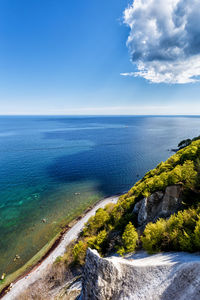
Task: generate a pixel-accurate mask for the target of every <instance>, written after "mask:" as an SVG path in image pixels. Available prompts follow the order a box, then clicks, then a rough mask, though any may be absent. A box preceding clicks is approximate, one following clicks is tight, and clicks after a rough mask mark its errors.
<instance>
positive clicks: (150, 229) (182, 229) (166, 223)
mask: <svg viewBox="0 0 200 300" xmlns="http://www.w3.org/2000/svg"><path fill="white" fill-rule="evenodd" d="M198 216H199V212H198V209H196V210H195V209H188V210H184V211H180V212H178V214H175V215H172V216H171V217H170V218H169V219H168V220H164V219H159V220H158V221H157V222H156V223H155V224H153V223H149V224H147V226H146V228H145V230H144V233H143V236H142V238H141V240H142V245H143V248H144V249H145V250H146V251H147V252H149V253H155V252H160V251H169V250H171V251H188V252H194V251H197V250H199V246H200V233H199V229H200V222H199V217H198Z"/></svg>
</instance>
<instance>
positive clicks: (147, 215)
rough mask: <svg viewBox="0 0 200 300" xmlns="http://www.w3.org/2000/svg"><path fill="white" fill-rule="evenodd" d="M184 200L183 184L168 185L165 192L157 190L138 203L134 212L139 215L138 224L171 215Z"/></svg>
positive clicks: (142, 224)
mask: <svg viewBox="0 0 200 300" xmlns="http://www.w3.org/2000/svg"><path fill="white" fill-rule="evenodd" d="M181 201H182V186H181V185H172V186H168V187H167V188H166V190H165V192H164V193H163V192H161V191H158V192H155V193H153V194H152V195H150V196H149V197H148V198H144V199H142V200H140V201H139V202H138V203H136V205H135V207H134V210H133V212H134V213H136V214H137V215H138V216H137V218H138V225H139V226H144V225H146V224H147V223H148V222H155V221H156V220H157V219H158V218H161V217H164V218H166V217H169V216H170V215H171V214H173V213H174V212H176V211H177V210H178V209H179V208H180V205H181Z"/></svg>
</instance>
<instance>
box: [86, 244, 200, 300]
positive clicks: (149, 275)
mask: <svg viewBox="0 0 200 300" xmlns="http://www.w3.org/2000/svg"><path fill="white" fill-rule="evenodd" d="M89 299H90V300H111V299H112V300H115V299H116V300H146V299H148V300H172V299H176V300H186V299H187V300H188V299H190V300H199V299H200V255H196V254H188V253H184V252H179V253H160V254H156V255H147V254H146V253H145V252H141V253H139V254H134V255H132V256H129V257H126V258H120V257H115V256H113V257H109V258H101V257H100V256H99V254H98V252H97V251H96V250H91V249H88V251H87V257H86V263H85V269H84V277H83V289H82V296H81V300H89Z"/></svg>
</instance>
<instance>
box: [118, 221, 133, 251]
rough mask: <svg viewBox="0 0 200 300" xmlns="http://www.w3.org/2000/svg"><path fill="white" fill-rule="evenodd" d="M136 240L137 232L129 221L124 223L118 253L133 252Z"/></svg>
mask: <svg viewBox="0 0 200 300" xmlns="http://www.w3.org/2000/svg"><path fill="white" fill-rule="evenodd" d="M137 240H138V233H137V231H136V229H135V227H134V226H133V224H132V223H131V222H129V223H128V224H127V225H126V228H125V230H124V233H123V235H122V242H123V247H121V248H120V249H119V250H118V253H119V254H120V255H123V254H124V253H130V252H134V251H135V248H136V245H137Z"/></svg>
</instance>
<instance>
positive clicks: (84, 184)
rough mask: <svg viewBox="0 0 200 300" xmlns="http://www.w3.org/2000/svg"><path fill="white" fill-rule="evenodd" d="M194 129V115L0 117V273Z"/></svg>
mask: <svg viewBox="0 0 200 300" xmlns="http://www.w3.org/2000/svg"><path fill="white" fill-rule="evenodd" d="M199 128H200V118H199V117H149V116H148V117H147V116H145V117H144V116H140V117H139V116H138V117H56V116H54V117H47V116H46V117H0V187H1V188H0V274H1V272H4V271H5V272H6V273H9V272H12V271H14V270H16V269H17V268H18V267H20V266H21V265H22V264H24V263H25V262H26V261H27V260H28V259H30V258H31V257H32V256H33V255H34V254H35V253H36V252H37V251H38V250H40V249H41V247H42V246H44V245H45V244H46V243H47V242H48V241H49V240H50V239H51V238H52V237H53V236H54V235H55V234H56V233H57V232H59V231H60V226H62V225H63V224H64V223H66V222H67V221H68V220H70V218H72V217H74V216H75V215H77V214H78V213H80V212H81V211H83V210H84V209H85V208H86V207H87V206H89V205H91V204H93V203H94V202H96V201H97V200H99V199H100V198H103V197H106V196H109V195H114V194H120V193H123V192H125V191H127V190H128V189H129V188H130V187H131V186H132V185H133V184H134V183H135V182H136V181H137V180H138V176H139V177H142V176H143V175H144V174H145V172H146V171H148V170H149V169H151V168H153V167H155V166H156V165H157V164H158V163H159V162H160V161H162V160H166V159H167V158H168V157H169V156H170V155H172V153H171V152H170V151H169V149H171V148H175V147H176V145H177V144H178V142H179V141H180V140H182V139H184V138H188V137H194V136H197V135H199V134H200V132H199ZM77 192H78V193H80V195H76V194H75V193H77ZM43 218H45V219H46V220H47V222H46V223H43V222H42V221H41V220H42V219H43ZM15 254H19V255H20V257H21V258H20V259H19V260H18V261H17V262H13V259H14V257H15Z"/></svg>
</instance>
